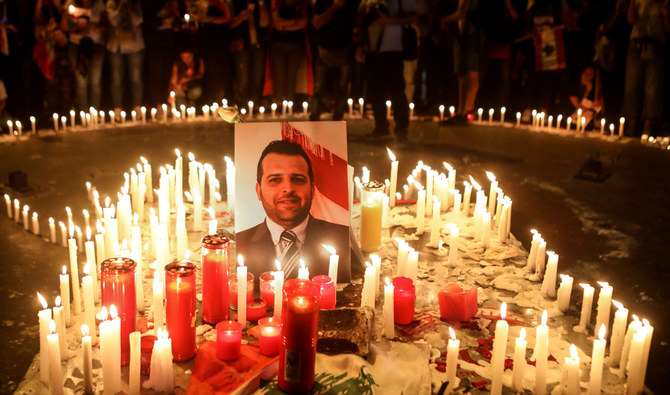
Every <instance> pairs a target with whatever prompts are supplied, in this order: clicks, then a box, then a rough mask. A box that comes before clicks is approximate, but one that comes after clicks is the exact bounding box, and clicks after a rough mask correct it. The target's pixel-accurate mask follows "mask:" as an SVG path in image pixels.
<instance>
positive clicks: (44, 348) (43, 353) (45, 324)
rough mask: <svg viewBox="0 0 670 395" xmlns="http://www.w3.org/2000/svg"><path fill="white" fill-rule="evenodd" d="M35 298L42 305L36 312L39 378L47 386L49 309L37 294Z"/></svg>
mask: <svg viewBox="0 0 670 395" xmlns="http://www.w3.org/2000/svg"><path fill="white" fill-rule="evenodd" d="M37 298H38V299H39V301H40V303H41V304H42V310H40V311H38V312H37V317H38V319H39V329H40V378H41V379H42V382H43V383H44V384H47V383H48V382H49V348H48V345H47V336H48V335H49V329H50V328H49V325H50V322H51V309H50V308H49V306H48V305H47V301H46V300H44V298H43V297H42V295H40V293H39V292H38V293H37ZM59 364H60V361H59Z"/></svg>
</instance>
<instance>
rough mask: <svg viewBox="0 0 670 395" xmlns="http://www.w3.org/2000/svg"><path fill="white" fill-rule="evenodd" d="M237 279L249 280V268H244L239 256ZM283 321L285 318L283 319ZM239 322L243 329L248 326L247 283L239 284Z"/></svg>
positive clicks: (240, 282) (239, 282) (241, 282)
mask: <svg viewBox="0 0 670 395" xmlns="http://www.w3.org/2000/svg"><path fill="white" fill-rule="evenodd" d="M237 263H238V266H237V278H238V279H243V278H247V267H246V266H244V259H243V258H242V255H238V256H237ZM282 320H283V317H282ZM237 322H239V323H240V325H242V329H243V330H244V328H246V326H247V282H246V281H238V282H237Z"/></svg>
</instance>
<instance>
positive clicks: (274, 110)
mask: <svg viewBox="0 0 670 395" xmlns="http://www.w3.org/2000/svg"><path fill="white" fill-rule="evenodd" d="M270 110H272V118H275V117H276V116H277V103H272V104H271V105H270Z"/></svg>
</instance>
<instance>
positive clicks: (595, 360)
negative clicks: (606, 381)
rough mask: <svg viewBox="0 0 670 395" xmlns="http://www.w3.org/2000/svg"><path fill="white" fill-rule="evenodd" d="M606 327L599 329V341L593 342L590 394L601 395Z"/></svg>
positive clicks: (602, 326)
mask: <svg viewBox="0 0 670 395" xmlns="http://www.w3.org/2000/svg"><path fill="white" fill-rule="evenodd" d="M605 333H606V329H605V325H600V328H599V329H598V339H596V340H594V341H593V353H592V354H591V374H590V375H589V377H590V378H589V394H590V395H599V394H600V388H601V383H602V377H603V361H604V359H605V346H606V345H607V340H605Z"/></svg>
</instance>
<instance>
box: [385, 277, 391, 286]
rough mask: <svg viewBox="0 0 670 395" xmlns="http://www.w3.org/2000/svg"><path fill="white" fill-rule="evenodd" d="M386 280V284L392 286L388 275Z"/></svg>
mask: <svg viewBox="0 0 670 395" xmlns="http://www.w3.org/2000/svg"><path fill="white" fill-rule="evenodd" d="M384 282H385V283H386V286H387V287H390V286H391V280H389V278H388V277H386V278H385V279H384Z"/></svg>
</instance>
